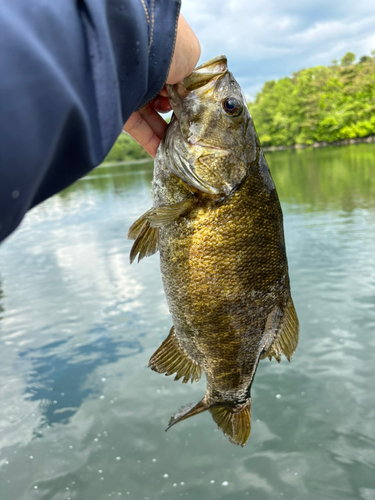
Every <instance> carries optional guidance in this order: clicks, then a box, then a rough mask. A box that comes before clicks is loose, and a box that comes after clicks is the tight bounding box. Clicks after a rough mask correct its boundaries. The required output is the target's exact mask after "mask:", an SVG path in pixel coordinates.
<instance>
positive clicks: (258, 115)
mask: <svg viewBox="0 0 375 500" xmlns="http://www.w3.org/2000/svg"><path fill="white" fill-rule="evenodd" d="M371 54H372V57H370V56H363V57H361V58H360V59H359V60H358V61H357V62H356V56H355V55H354V54H353V53H352V52H348V53H347V54H345V55H344V57H343V58H342V59H341V61H340V62H338V61H332V64H331V66H316V67H315V68H308V69H303V70H301V71H298V72H297V73H294V74H293V76H292V77H285V78H282V79H281V80H277V81H269V82H266V83H265V84H264V87H263V89H262V91H261V92H259V93H258V94H257V96H256V98H255V101H254V102H252V103H249V109H250V112H251V114H252V117H253V119H254V123H255V127H256V129H257V132H258V135H259V138H260V142H261V144H262V146H291V145H294V144H312V143H314V142H322V141H326V142H334V141H339V140H343V139H354V138H358V137H366V136H369V135H372V134H375V51H373V52H372V53H371Z"/></svg>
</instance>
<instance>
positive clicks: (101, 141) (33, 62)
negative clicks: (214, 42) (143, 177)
mask: <svg viewBox="0 0 375 500" xmlns="http://www.w3.org/2000/svg"><path fill="white" fill-rule="evenodd" d="M179 9H180V3H179V0H143V1H142V0H53V1H51V0H32V1H30V0H1V2H0V241H1V240H3V239H4V238H5V237H6V236H8V235H9V234H10V233H11V232H12V231H13V230H14V229H15V228H16V227H17V225H18V224H19V223H20V221H21V220H22V217H23V216H24V215H25V213H26V211H27V210H28V209H30V208H31V207H33V206H34V205H36V204H37V203H40V202H41V201H43V200H45V199H46V198H48V197H49V196H52V195H53V194H55V193H57V192H58V191H61V190H62V189H64V188H65V187H67V186H68V185H70V184H71V183H73V182H74V181H75V180H77V179H79V178H80V177H82V176H83V175H85V174H86V173H87V172H89V171H90V170H91V169H92V168H94V167H95V166H97V165H98V164H99V163H100V162H101V161H102V160H103V159H104V157H105V156H106V155H107V153H108V151H109V150H110V148H111V147H112V145H113V143H114V142H115V140H116V138H117V136H118V135H119V134H120V132H121V128H122V126H123V124H124V123H125V122H126V120H127V119H128V118H129V116H130V115H131V113H133V112H134V111H135V110H136V109H138V108H140V107H141V106H143V105H144V104H146V103H147V102H148V101H150V100H151V99H152V98H153V97H154V96H155V95H156V94H157V93H158V92H159V91H160V90H161V88H162V87H163V85H164V83H165V80H166V78H167V74H168V70H169V65H170V61H171V57H172V51H173V47H174V38H175V32H176V26H177V19H178V13H179Z"/></svg>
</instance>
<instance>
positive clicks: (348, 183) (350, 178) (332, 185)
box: [266, 144, 375, 212]
mask: <svg viewBox="0 0 375 500" xmlns="http://www.w3.org/2000/svg"><path fill="white" fill-rule="evenodd" d="M266 156H267V160H268V162H269V164H270V167H271V170H272V176H273V178H274V181H275V184H276V186H277V190H278V193H279V196H280V198H281V200H282V201H284V202H288V203H292V204H298V205H299V206H303V210H314V209H320V210H325V209H330V210H337V209H341V210H344V211H345V212H351V211H353V210H354V209H358V208H360V207H366V208H367V207H374V193H375V177H374V175H373V172H374V168H375V147H374V145H368V144H358V145H355V146H347V147H334V146H331V147H327V148H322V149H312V148H311V149H307V150H297V151H290V150H289V151H278V152H273V153H268V154H267V155H266Z"/></svg>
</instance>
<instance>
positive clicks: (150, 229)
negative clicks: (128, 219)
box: [128, 196, 198, 263]
mask: <svg viewBox="0 0 375 500" xmlns="http://www.w3.org/2000/svg"><path fill="white" fill-rule="evenodd" d="M197 203H198V200H197V198H196V197H195V196H192V197H190V198H188V199H186V200H182V201H180V202H179V203H175V204H173V205H169V206H165V207H158V208H151V209H150V210H148V211H147V212H146V213H144V214H143V215H142V216H141V217H139V219H137V220H136V221H135V222H134V223H133V224H132V226H131V227H130V229H129V231H128V239H129V240H135V242H134V244H133V246H132V249H131V251H130V263H132V262H133V261H134V259H135V258H136V256H137V255H138V262H139V261H140V260H142V259H143V258H144V257H149V256H150V255H153V254H154V253H156V252H157V251H158V248H159V228H160V227H161V226H164V225H165V224H168V223H169V222H172V221H173V220H175V219H177V218H178V217H181V216H182V215H185V214H187V213H188V212H190V211H191V210H192V209H193V208H194V207H195V206H196V205H197Z"/></svg>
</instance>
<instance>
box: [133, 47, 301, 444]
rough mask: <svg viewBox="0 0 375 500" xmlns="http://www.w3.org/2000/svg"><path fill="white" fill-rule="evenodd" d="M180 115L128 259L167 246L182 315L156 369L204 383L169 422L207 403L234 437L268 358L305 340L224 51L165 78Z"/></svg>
mask: <svg viewBox="0 0 375 500" xmlns="http://www.w3.org/2000/svg"><path fill="white" fill-rule="evenodd" d="M167 90H168V94H169V98H170V102H171V105H172V108H173V112H174V114H173V116H172V119H171V122H170V124H169V126H168V128H167V130H166V133H165V135H164V138H163V140H162V142H161V144H160V146H159V149H158V152H157V155H156V158H155V170H154V179H153V187H152V188H153V201H154V206H153V207H152V208H151V209H150V210H149V211H148V212H146V213H145V214H143V215H142V216H141V217H140V218H139V219H138V220H137V221H136V222H135V223H134V224H133V225H132V226H131V228H130V229H129V233H128V238H130V239H134V240H135V241H134V244H133V247H132V250H131V254H130V260H131V262H133V260H134V259H135V258H136V257H137V255H138V261H139V260H141V259H142V258H144V257H147V256H149V255H152V254H154V253H155V252H156V251H157V250H159V252H160V267H161V273H162V278H163V285H164V290H165V293H166V297H167V301H168V305H169V309H170V312H171V315H172V318H173V323H174V326H173V327H172V329H171V331H170V333H169V335H168V337H167V339H166V340H165V341H164V342H163V343H162V344H161V346H160V347H159V348H158V349H157V351H156V352H155V353H154V355H153V356H152V357H151V359H150V363H149V366H150V367H151V369H152V370H154V371H156V372H159V373H165V374H166V375H172V374H175V375H176V377H175V380H178V379H180V378H182V382H184V383H186V382H188V381H189V380H191V381H192V382H193V381H197V380H199V379H200V377H201V375H202V372H204V373H205V374H206V378H207V390H206V394H205V396H204V397H203V399H202V400H201V401H200V402H199V403H197V404H191V405H188V406H186V407H184V408H181V409H180V410H179V411H178V412H177V413H176V414H175V415H174V416H173V417H172V418H171V420H170V422H169V426H168V428H169V427H171V426H172V425H174V424H176V423H177V422H180V421H182V420H185V419H186V418H189V417H191V416H193V415H197V414H198V413H201V412H203V411H206V410H209V412H210V413H211V415H212V417H213V419H214V421H215V422H216V423H217V425H218V426H219V428H221V429H222V431H223V432H224V434H226V435H228V436H229V439H230V441H231V442H232V443H234V444H239V445H242V446H244V444H245V443H246V441H247V439H248V437H249V435H250V429H251V416H250V415H251V396H250V389H251V385H252V382H253V379H254V375H255V372H256V369H257V366H258V363H259V361H260V360H261V359H263V358H266V357H268V358H269V359H270V360H271V359H272V357H274V358H276V360H277V361H280V359H281V354H284V355H285V356H286V358H287V359H288V360H289V361H290V359H291V357H292V355H293V353H294V351H295V349H296V347H297V343H298V334H299V325H298V318H297V315H296V312H295V309H294V305H293V301H292V297H291V293H290V286H289V276H288V264H287V257H286V251H285V242H284V231H283V216H282V211H281V207H280V203H279V199H278V196H277V193H276V188H275V185H274V183H273V181H272V178H271V175H270V172H269V169H268V165H267V162H266V160H265V158H264V155H263V152H262V148H261V146H260V143H259V139H258V136H257V134H256V131H255V128H254V124H253V121H252V119H251V116H250V113H249V110H248V108H247V105H246V101H245V98H244V96H243V93H242V91H241V88H240V86H239V85H238V83H237V82H236V80H235V79H234V78H233V75H232V74H231V73H230V72H229V71H228V68H227V60H226V57H225V56H218V57H216V58H214V59H211V60H210V61H207V62H206V63H204V64H202V65H201V66H199V67H197V68H196V69H195V70H194V71H193V73H192V74H191V75H190V76H188V77H187V78H185V80H184V81H183V82H181V83H178V84H176V85H171V86H167Z"/></svg>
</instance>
